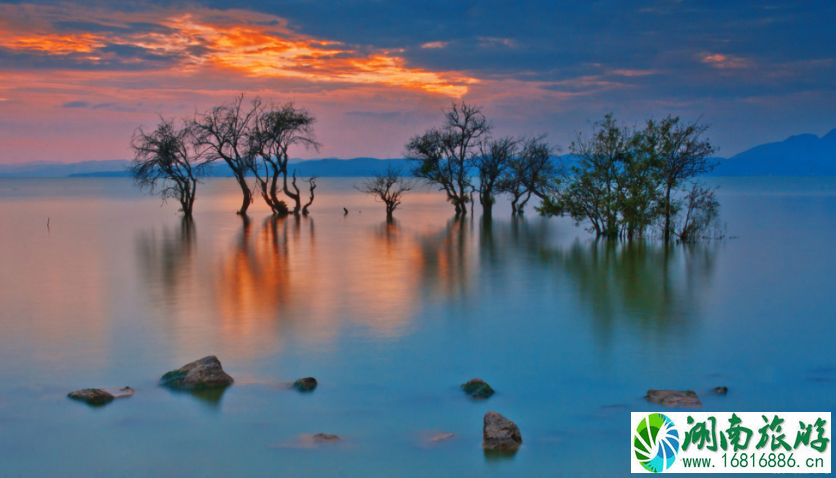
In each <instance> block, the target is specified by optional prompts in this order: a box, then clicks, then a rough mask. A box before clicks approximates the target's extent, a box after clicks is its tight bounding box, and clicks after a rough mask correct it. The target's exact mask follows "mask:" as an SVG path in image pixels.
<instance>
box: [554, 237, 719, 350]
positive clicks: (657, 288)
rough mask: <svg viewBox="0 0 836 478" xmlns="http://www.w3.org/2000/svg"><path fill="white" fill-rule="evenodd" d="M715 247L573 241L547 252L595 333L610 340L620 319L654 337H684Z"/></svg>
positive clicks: (697, 312)
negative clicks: (575, 295) (563, 273)
mask: <svg viewBox="0 0 836 478" xmlns="http://www.w3.org/2000/svg"><path fill="white" fill-rule="evenodd" d="M716 247H717V244H716V243H713V242H712V243H698V244H686V245H682V244H670V245H665V244H662V243H659V242H639V241H636V242H631V243H623V242H616V241H588V242H581V241H576V242H575V243H573V244H572V245H571V246H570V247H568V248H566V249H564V250H559V251H553V252H551V253H550V255H551V256H552V258H553V259H555V260H556V261H557V263H559V264H560V266H561V267H562V268H563V270H564V271H565V273H566V274H567V275H568V278H569V281H568V282H569V283H570V284H571V285H572V287H574V288H575V289H576V290H577V292H578V296H579V299H580V302H581V304H582V305H583V306H584V308H585V309H586V310H588V311H589V312H590V315H591V317H592V319H593V321H594V323H595V330H596V332H597V333H598V335H599V337H600V338H602V339H603V341H604V342H605V343H609V341H611V340H612V338H613V335H615V334H616V332H615V330H614V329H615V328H616V327H617V326H619V325H622V326H628V327H631V328H636V327H637V328H639V329H640V330H641V331H642V332H649V333H651V334H655V335H658V336H660V337H657V338H662V337H672V336H677V337H685V336H686V335H685V334H687V332H688V331H689V329H690V328H691V327H692V326H693V323H694V320H695V319H697V318H698V317H699V315H700V304H701V302H702V299H703V298H704V295H705V294H706V293H707V291H708V288H709V286H710V282H711V278H712V276H713V272H714V267H715V257H716V254H715V249H716ZM625 321H626V323H625ZM648 338H650V337H648Z"/></svg>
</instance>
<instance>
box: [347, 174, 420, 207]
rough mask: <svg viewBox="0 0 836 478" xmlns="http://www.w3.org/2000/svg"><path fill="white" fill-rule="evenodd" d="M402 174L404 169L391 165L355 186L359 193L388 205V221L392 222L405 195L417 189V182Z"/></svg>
mask: <svg viewBox="0 0 836 478" xmlns="http://www.w3.org/2000/svg"><path fill="white" fill-rule="evenodd" d="M402 172H403V168H400V167H395V166H392V165H391V164H389V166H387V167H386V169H385V170H384V171H383V172H378V173H375V174H374V175H373V176H372V177H370V178H368V179H366V180H364V181H363V182H361V183H360V184H355V185H354V188H355V189H357V190H358V191H360V192H362V193H365V194H369V195H371V196H374V199H375V201H379V202H383V203H384V204H386V220H387V221H391V220H392V215H393V213H394V212H395V209H397V208H398V206H400V204H401V198H402V197H403V195H404V194H405V193H406V192H407V191H411V190H412V189H414V188H415V181H414V180H413V179H411V178H406V177H404V176H403V175H402Z"/></svg>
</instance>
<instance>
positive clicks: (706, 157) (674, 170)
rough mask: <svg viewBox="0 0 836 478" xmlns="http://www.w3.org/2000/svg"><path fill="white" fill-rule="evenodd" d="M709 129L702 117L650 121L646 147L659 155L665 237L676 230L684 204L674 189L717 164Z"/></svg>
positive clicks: (647, 129)
mask: <svg viewBox="0 0 836 478" xmlns="http://www.w3.org/2000/svg"><path fill="white" fill-rule="evenodd" d="M706 130H708V125H701V124H699V120H698V121H695V122H693V123H688V122H685V121H682V120H680V119H679V117H675V118H674V117H671V116H670V115H669V116H668V117H666V118H665V119H663V120H661V121H659V122H656V121H652V120H651V121H648V122H647V126H646V128H645V130H644V132H643V143H644V144H643V147H644V148H645V149H646V152H647V153H648V154H650V155H653V156H655V157H656V159H657V161H656V163H657V164H658V168H659V173H660V174H661V175H662V181H663V183H662V188H663V189H664V202H663V203H662V206H663V211H662V214H663V215H664V223H663V226H662V231H663V235H664V237H665V240H666V241H667V240H669V239H670V237H671V234H672V233H674V232H675V231H674V230H673V222H672V218H673V217H674V216H675V214H676V211H677V210H678V209H680V206H681V205H680V204H677V200H676V198H673V197H672V196H671V193H672V191H674V190H675V189H676V188H678V187H679V186H681V185H682V184H683V183H684V182H686V181H689V180H692V179H693V178H695V177H697V176H699V175H701V174H705V173H708V172H710V171H712V170H713V169H714V168H715V167H716V166H717V163H716V162H714V161H712V160H711V159H710V156H711V155H712V154H714V153H715V152H717V148H716V147H714V146H713V145H712V144H711V142H710V141H709V140H708V139H704V138H703V137H702V136H703V134H704V133H705V132H706ZM686 201H687V199H686Z"/></svg>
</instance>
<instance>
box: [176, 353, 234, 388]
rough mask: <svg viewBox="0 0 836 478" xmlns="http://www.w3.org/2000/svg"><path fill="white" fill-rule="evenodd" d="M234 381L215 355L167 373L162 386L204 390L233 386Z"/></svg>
mask: <svg viewBox="0 0 836 478" xmlns="http://www.w3.org/2000/svg"><path fill="white" fill-rule="evenodd" d="M232 382H234V380H233V379H232V377H230V376H229V375H227V374H226V372H224V371H223V368H222V367H221V361H220V360H218V358H217V357H215V356H214V355H210V356H208V357H204V358H202V359H200V360H195V361H194V362H191V363H187V364H186V365H183V366H182V367H180V368H178V369H177V370H172V371H171V372H168V373H166V374H165V375H163V376H162V378H161V379H160V384H162V385H165V386H166V387H171V388H177V389H184V390H204V389H208V388H223V387H228V386H230V385H232Z"/></svg>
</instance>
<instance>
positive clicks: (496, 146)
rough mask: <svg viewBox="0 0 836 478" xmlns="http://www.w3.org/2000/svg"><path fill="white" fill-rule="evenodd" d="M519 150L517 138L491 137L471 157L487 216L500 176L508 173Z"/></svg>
mask: <svg viewBox="0 0 836 478" xmlns="http://www.w3.org/2000/svg"><path fill="white" fill-rule="evenodd" d="M517 150H518V149H517V140H516V139H514V138H511V137H504V138H499V139H493V138H489V139H486V140H485V141H482V142H481V143H480V145H479V154H478V155H476V156H474V157H473V158H472V159H471V164H472V166H473V167H474V168H475V169H476V171H477V172H478V173H479V185H478V187H477V188H476V191H477V192H478V193H479V203H480V204H481V205H482V213H483V214H485V215H486V216H490V215H491V212H492V210H493V205H494V203H495V202H496V197H495V191H497V190H498V189H499V187H498V185H499V183H500V178H501V177H502V176H503V175H505V174H506V173H507V171H508V169H509V167H510V164H511V162H512V160H513V159H514V157H515V156H516V154H517Z"/></svg>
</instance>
